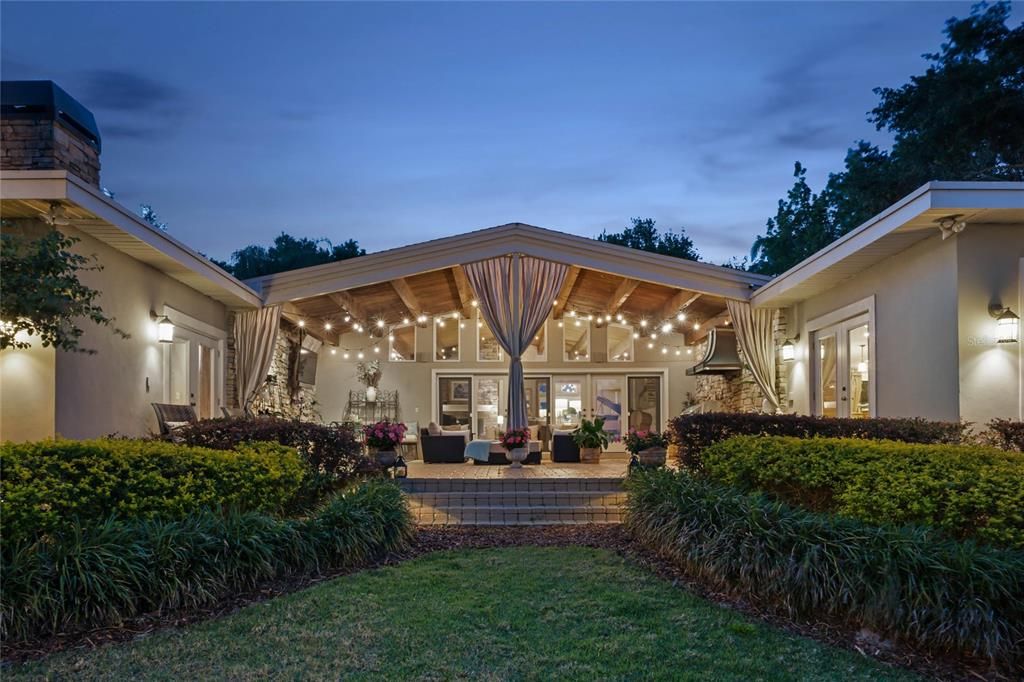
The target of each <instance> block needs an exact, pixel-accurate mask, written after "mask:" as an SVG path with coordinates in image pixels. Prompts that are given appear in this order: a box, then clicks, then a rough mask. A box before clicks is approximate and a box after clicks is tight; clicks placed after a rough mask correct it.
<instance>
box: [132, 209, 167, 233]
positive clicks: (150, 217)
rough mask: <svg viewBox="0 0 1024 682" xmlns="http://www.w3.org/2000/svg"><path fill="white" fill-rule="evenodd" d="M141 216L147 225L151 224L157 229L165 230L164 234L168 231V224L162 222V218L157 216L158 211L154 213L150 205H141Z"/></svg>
mask: <svg viewBox="0 0 1024 682" xmlns="http://www.w3.org/2000/svg"><path fill="white" fill-rule="evenodd" d="M139 215H140V216H141V217H142V219H143V220H145V221H146V222H147V223H149V224H150V225H152V226H153V227H155V228H156V229H158V230H163V231H164V232H166V231H167V223H165V222H164V221H162V220H160V218H159V217H158V216H157V214H156V211H154V210H153V207H152V206H150V205H149V204H139Z"/></svg>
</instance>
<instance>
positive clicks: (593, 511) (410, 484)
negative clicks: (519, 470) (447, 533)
mask: <svg viewBox="0 0 1024 682" xmlns="http://www.w3.org/2000/svg"><path fill="white" fill-rule="evenodd" d="M399 484H400V485H401V487H402V488H403V489H404V490H405V492H406V495H408V497H409V506H410V508H411V509H412V512H413V516H414V518H415V519H416V522H417V523H419V524H421V525H477V526H483V525H487V526H494V525H554V524H582V523H619V522H620V521H621V517H622V507H623V506H624V504H625V502H626V493H625V491H624V490H623V488H622V479H617V478H575V479H543V478H529V479H524V478H505V479H502V478H490V479H458V478H454V479H443V478H420V479H404V480H401V481H400V483H399Z"/></svg>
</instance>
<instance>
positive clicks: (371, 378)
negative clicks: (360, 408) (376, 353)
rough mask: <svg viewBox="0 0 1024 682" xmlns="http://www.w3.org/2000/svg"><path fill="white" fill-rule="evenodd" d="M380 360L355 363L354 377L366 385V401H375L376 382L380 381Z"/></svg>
mask: <svg viewBox="0 0 1024 682" xmlns="http://www.w3.org/2000/svg"><path fill="white" fill-rule="evenodd" d="M380 374H381V372H380V360H371V361H370V362H360V363H359V364H358V365H356V378H357V379H359V381H360V382H361V383H362V384H363V385H364V386H366V402H368V403H373V402H376V401H377V384H378V383H380Z"/></svg>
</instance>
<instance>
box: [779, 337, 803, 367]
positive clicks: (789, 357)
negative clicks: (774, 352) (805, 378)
mask: <svg viewBox="0 0 1024 682" xmlns="http://www.w3.org/2000/svg"><path fill="white" fill-rule="evenodd" d="M795 338H796V339H799V338H800V335H799V334H797V336H796V337H795ZM793 340H794V339H786V341H785V343H783V344H782V361H783V362H793V358H795V357H796V345H795V344H794V343H793Z"/></svg>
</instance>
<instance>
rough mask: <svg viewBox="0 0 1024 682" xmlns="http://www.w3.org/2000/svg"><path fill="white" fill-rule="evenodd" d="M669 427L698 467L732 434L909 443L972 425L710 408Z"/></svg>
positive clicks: (951, 437) (935, 439)
mask: <svg viewBox="0 0 1024 682" xmlns="http://www.w3.org/2000/svg"><path fill="white" fill-rule="evenodd" d="M670 429H671V431H672V442H673V443H675V444H676V445H677V446H679V463H680V464H681V465H682V466H685V467H687V468H688V469H693V470H699V469H700V468H701V466H702V463H701V453H702V452H703V450H704V448H706V447H708V446H710V445H713V444H715V443H718V442H720V441H723V440H725V439H726V438H729V437H731V436H798V437H801V438H811V437H813V436H822V437H825V438H867V439H870V440H879V439H886V440H899V441H903V442H905V443H959V442H961V441H962V440H963V439H964V438H965V436H966V435H967V431H968V429H969V425H968V424H966V423H960V422H934V421H928V420H925V419H916V418H915V419H903V418H889V417H877V418H873V419H837V418H834V417H810V416H806V415H798V414H744V413H738V412H706V413H704V414H684V415H680V416H678V417H676V418H675V419H673V420H672V423H671V425H670Z"/></svg>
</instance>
